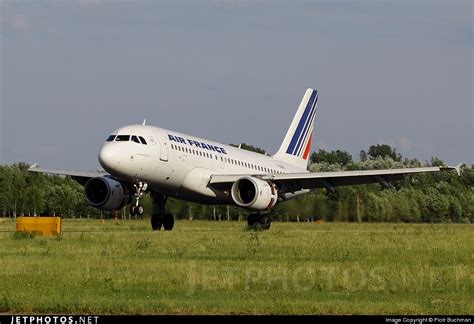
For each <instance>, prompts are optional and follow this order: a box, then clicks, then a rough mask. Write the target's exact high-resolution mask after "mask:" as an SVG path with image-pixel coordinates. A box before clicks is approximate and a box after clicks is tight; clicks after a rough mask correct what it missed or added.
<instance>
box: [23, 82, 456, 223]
mask: <svg viewBox="0 0 474 324" xmlns="http://www.w3.org/2000/svg"><path fill="white" fill-rule="evenodd" d="M318 96H319V93H318V91H317V90H313V89H307V90H306V93H305V94H304V96H303V99H302V101H301V104H300V105H299V108H298V110H297V112H296V114H295V116H294V118H293V121H292V122H291V125H290V128H289V129H288V131H287V133H286V136H285V138H284V140H283V143H282V144H281V146H280V149H279V150H278V152H277V153H276V154H275V155H273V156H267V155H263V154H258V153H254V152H250V151H246V150H242V149H240V148H236V147H233V146H229V145H225V144H221V143H217V142H213V141H210V140H207V139H202V138H198V137H195V136H191V135H187V134H182V133H179V132H175V131H171V130H167V129H163V128H158V127H154V126H149V125H146V124H145V122H143V125H128V126H124V127H122V128H119V129H117V130H116V131H114V132H112V134H111V135H110V136H109V137H108V138H107V140H106V142H105V144H104V145H103V146H102V148H101V149H100V152H99V162H100V164H101V166H102V167H103V168H104V170H105V171H107V172H102V173H97V172H76V171H61V170H50V169H42V168H39V167H37V165H33V166H32V167H31V168H30V169H29V171H32V172H43V173H50V174H60V175H67V176H71V177H72V178H73V179H74V180H76V181H78V182H79V183H81V184H83V185H84V192H85V198H86V199H87V201H88V203H89V204H91V205H92V206H94V207H96V208H99V209H103V210H117V209H120V208H122V207H123V206H125V205H126V204H131V207H130V211H131V213H132V214H134V215H141V214H143V212H144V210H143V206H142V205H141V204H140V198H141V197H142V195H143V192H144V191H146V190H148V191H149V192H150V194H151V197H152V201H153V215H152V218H151V225H152V228H153V230H160V229H161V228H162V227H163V229H164V230H171V229H172V228H173V226H174V218H173V215H171V214H168V213H165V204H166V200H167V198H168V197H174V198H178V199H183V200H188V201H193V202H198V203H203V204H224V205H237V206H240V207H242V208H246V209H248V210H251V211H253V213H251V214H250V215H249V217H248V220H247V221H248V224H249V225H250V226H256V225H258V224H261V226H262V227H263V228H265V229H268V228H269V227H270V224H271V219H270V217H269V216H268V213H266V211H269V210H270V209H271V208H272V207H274V206H275V205H276V204H277V203H279V202H283V201H286V200H289V199H292V198H295V197H298V196H301V195H303V194H305V193H308V192H310V191H312V190H315V189H317V188H326V189H327V190H329V191H331V192H333V191H334V190H335V187H337V186H347V185H358V184H367V183H373V182H375V183H380V184H381V185H382V186H384V187H387V186H389V182H390V181H394V180H401V179H403V177H404V176H405V175H407V174H415V173H420V172H437V171H441V170H450V169H455V170H456V171H457V173H458V174H459V168H460V166H459V165H458V166H456V167H447V166H446V167H424V168H406V169H389V170H363V171H339V172H309V171H308V170H307V164H308V156H309V153H310V148H311V140H312V134H313V128H314V121H315V116H316V107H317V103H318Z"/></svg>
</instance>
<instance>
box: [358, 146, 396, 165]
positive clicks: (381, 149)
mask: <svg viewBox="0 0 474 324" xmlns="http://www.w3.org/2000/svg"><path fill="white" fill-rule="evenodd" d="M367 153H368V155H369V157H370V158H371V159H375V158H377V157H379V156H380V157H390V158H392V159H393V160H395V161H398V162H400V161H401V160H402V155H401V154H400V153H397V150H396V149H392V148H391V147H390V145H387V144H377V145H372V146H371V147H369V150H368V151H367Z"/></svg>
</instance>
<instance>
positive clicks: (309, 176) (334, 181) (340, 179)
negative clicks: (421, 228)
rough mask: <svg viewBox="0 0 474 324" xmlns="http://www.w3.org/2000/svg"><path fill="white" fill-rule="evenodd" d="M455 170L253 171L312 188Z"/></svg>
mask: <svg viewBox="0 0 474 324" xmlns="http://www.w3.org/2000/svg"><path fill="white" fill-rule="evenodd" d="M448 170H456V171H457V166H456V167H449V166H444V167H423V168H406V169H386V170H356V171H337V172H304V173H286V174H270V175H255V177H258V178H261V179H262V180H271V181H272V182H274V183H276V184H277V185H278V184H280V185H286V186H285V187H287V188H292V190H291V191H294V190H295V188H298V189H299V190H302V189H316V188H333V187H339V186H350V185H361V184H368V183H381V184H382V185H387V184H388V182H390V181H396V180H402V179H403V178H404V176H405V175H409V174H417V173H425V172H438V171H448ZM243 176H251V175H249V174H245V175H243V174H242V175H234V174H232V175H226V174H215V175H212V177H211V180H210V182H209V184H210V185H212V186H216V187H229V186H231V185H232V183H234V182H235V181H237V180H238V179H239V178H241V177H243Z"/></svg>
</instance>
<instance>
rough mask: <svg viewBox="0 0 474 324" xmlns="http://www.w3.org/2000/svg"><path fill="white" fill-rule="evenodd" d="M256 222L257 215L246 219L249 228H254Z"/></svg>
mask: <svg viewBox="0 0 474 324" xmlns="http://www.w3.org/2000/svg"><path fill="white" fill-rule="evenodd" d="M257 222H258V214H250V215H249V216H248V217H247V224H248V225H249V226H250V227H254V226H255V224H256V223H257Z"/></svg>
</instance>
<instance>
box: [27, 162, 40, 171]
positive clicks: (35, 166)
mask: <svg viewBox="0 0 474 324" xmlns="http://www.w3.org/2000/svg"><path fill="white" fill-rule="evenodd" d="M37 167H38V163H35V164H33V165H30V167H29V168H28V170H31V169H36V168H37Z"/></svg>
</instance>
